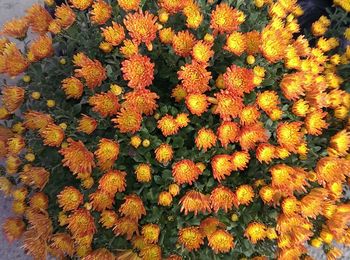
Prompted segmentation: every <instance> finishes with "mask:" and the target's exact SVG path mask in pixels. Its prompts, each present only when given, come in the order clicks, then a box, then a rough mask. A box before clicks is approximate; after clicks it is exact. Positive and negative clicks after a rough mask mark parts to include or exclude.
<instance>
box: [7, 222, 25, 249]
mask: <svg viewBox="0 0 350 260" xmlns="http://www.w3.org/2000/svg"><path fill="white" fill-rule="evenodd" d="M25 228H26V225H25V223H24V222H23V220H22V219H21V218H15V217H11V218H7V219H6V220H5V221H4V223H3V224H2V229H3V232H4V234H5V237H6V239H7V240H8V241H9V242H10V243H11V242H13V241H14V240H17V239H20V238H21V236H22V234H23V232H24V231H25Z"/></svg>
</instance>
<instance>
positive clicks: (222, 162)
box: [211, 154, 234, 182]
mask: <svg viewBox="0 0 350 260" xmlns="http://www.w3.org/2000/svg"><path fill="white" fill-rule="evenodd" d="M211 167H212V168H213V176H214V178H215V179H216V180H217V181H218V182H221V180H224V179H226V176H230V175H231V172H232V171H233V169H234V167H233V164H232V157H231V156H230V155H228V154H219V155H215V156H214V157H213V158H212V159H211Z"/></svg>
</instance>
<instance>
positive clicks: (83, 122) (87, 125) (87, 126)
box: [77, 114, 97, 135]
mask: <svg viewBox="0 0 350 260" xmlns="http://www.w3.org/2000/svg"><path fill="white" fill-rule="evenodd" d="M96 127H97V121H96V120H95V119H94V118H92V117H89V116H87V115H84V114H83V116H82V118H81V119H80V120H79V125H78V127H77V131H80V132H83V133H86V134H88V135H89V134H91V133H92V132H93V131H95V129H96Z"/></svg>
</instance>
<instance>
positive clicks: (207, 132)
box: [195, 128, 217, 151]
mask: <svg viewBox="0 0 350 260" xmlns="http://www.w3.org/2000/svg"><path fill="white" fill-rule="evenodd" d="M216 140H217V137H216V135H215V134H214V132H213V130H211V129H207V128H201V129H199V131H198V133H197V136H196V139H195V143H196V146H197V148H198V150H201V149H203V150H204V151H207V150H208V149H209V148H211V147H213V146H215V144H216Z"/></svg>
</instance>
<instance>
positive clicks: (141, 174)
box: [135, 163, 152, 182]
mask: <svg viewBox="0 0 350 260" xmlns="http://www.w3.org/2000/svg"><path fill="white" fill-rule="evenodd" d="M135 174H136V179H137V181H138V182H150V181H151V180H152V169H151V166H150V165H149V164H147V163H140V164H138V165H137V166H136V168H135Z"/></svg>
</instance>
